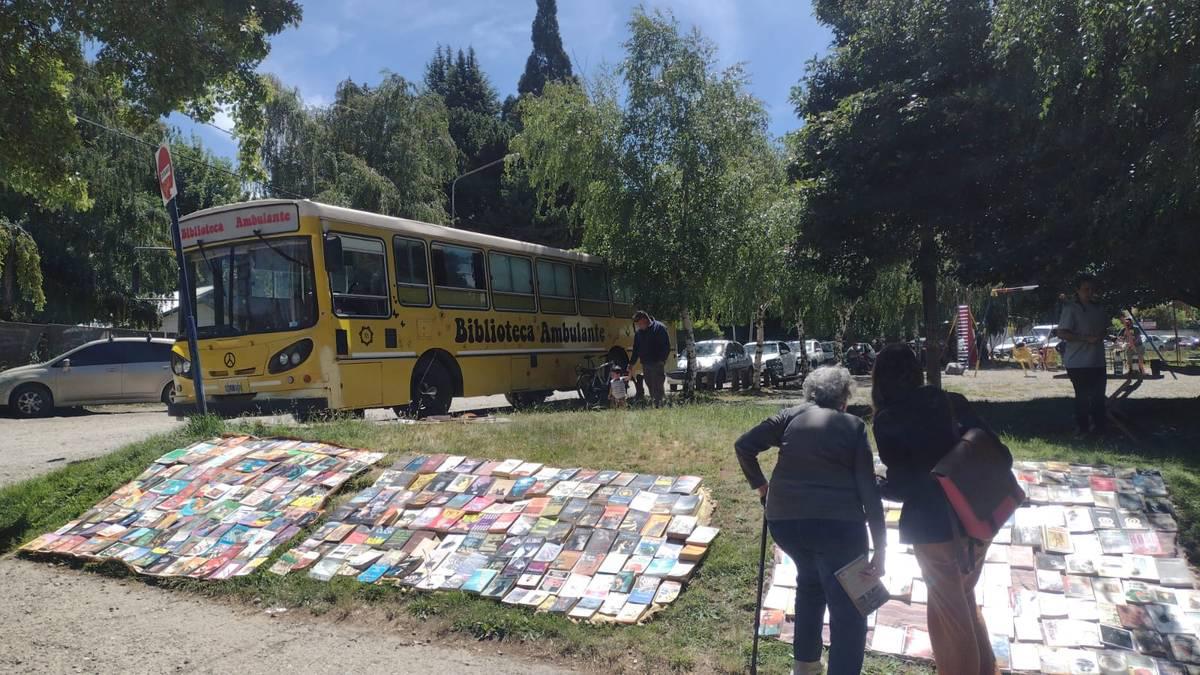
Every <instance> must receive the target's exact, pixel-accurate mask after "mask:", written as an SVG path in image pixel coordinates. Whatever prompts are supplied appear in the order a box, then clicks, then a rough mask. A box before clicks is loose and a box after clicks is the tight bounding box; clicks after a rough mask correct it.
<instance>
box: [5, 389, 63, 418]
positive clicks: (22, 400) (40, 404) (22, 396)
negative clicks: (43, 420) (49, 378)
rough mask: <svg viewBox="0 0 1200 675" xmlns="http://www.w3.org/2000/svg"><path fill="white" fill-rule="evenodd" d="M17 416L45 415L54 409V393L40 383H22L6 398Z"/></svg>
mask: <svg viewBox="0 0 1200 675" xmlns="http://www.w3.org/2000/svg"><path fill="white" fill-rule="evenodd" d="M8 406H9V408H11V409H12V411H13V412H14V413H16V415H17V416H18V417H45V416H47V415H49V414H50V413H51V412H53V411H54V395H53V394H51V393H50V390H49V389H47V388H46V387H45V386H44V385H41V384H23V385H21V386H19V387H17V389H16V391H14V392H13V393H12V396H10V397H9V399H8Z"/></svg>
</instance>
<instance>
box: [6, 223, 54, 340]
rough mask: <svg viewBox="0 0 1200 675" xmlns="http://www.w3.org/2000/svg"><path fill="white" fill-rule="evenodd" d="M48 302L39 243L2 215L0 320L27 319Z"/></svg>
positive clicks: (22, 228) (20, 226) (21, 227)
mask: <svg viewBox="0 0 1200 675" xmlns="http://www.w3.org/2000/svg"><path fill="white" fill-rule="evenodd" d="M45 304H46V295H45V293H44V292H43V291H42V268H41V256H40V255H39V253H38V248H37V243H36V242H35V241H34V240H33V237H31V236H29V232H28V231H27V230H26V229H25V228H24V227H23V226H22V225H20V224H18V223H13V222H10V221H9V220H8V219H7V218H5V217H3V216H0V319H4V320H5V321H17V320H20V319H27V318H30V317H31V315H32V314H34V313H36V312H39V311H41V309H42V307H44V306H45Z"/></svg>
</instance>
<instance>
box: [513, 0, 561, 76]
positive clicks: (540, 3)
mask: <svg viewBox="0 0 1200 675" xmlns="http://www.w3.org/2000/svg"><path fill="white" fill-rule="evenodd" d="M531 38H532V40H533V51H532V52H530V54H529V58H528V59H526V60H525V72H524V73H521V79H520V81H518V82H517V93H518V94H520V95H522V96H523V95H525V94H533V95H534V96H541V95H542V90H544V89H545V88H546V84H547V83H548V82H566V81H573V80H574V77H575V76H574V75H573V74H572V72H571V59H569V58H567V52H566V51H565V50H563V44H562V37H561V36H560V35H559V34H558V3H557V2H555V0H537V14H535V15H534V17H533V30H532V35H531Z"/></svg>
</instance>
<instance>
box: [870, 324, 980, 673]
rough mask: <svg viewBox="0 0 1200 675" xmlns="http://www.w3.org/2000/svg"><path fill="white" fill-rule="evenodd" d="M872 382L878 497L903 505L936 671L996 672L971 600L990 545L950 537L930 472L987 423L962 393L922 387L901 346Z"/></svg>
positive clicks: (892, 349) (951, 520)
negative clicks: (880, 471) (924, 589)
mask: <svg viewBox="0 0 1200 675" xmlns="http://www.w3.org/2000/svg"><path fill="white" fill-rule="evenodd" d="M871 379H872V386H871V399H872V403H873V405H874V408H875V417H874V425H873V426H874V434H875V445H876V447H877V448H878V450H879V459H880V460H881V461H882V462H883V463H884V465H886V466H887V483H886V488H885V490H884V498H885V499H893V500H896V501H901V502H903V503H904V507H903V508H902V510H901V512H900V541H901V542H902V543H906V544H911V545H912V547H913V553H914V554H915V556H916V558H917V563H918V564H919V565H920V567H921V574H922V575H923V576H924V578H925V583H926V585H927V586H928V589H929V604H928V610H927V611H928V623H929V641H930V644H931V646H932V647H933V658H934V661H935V662H936V663H937V669H938V672H941V673H954V674H955V675H974V674H975V673H987V674H989V675H990V674H991V673H995V672H997V670H996V657H995V655H994V654H993V653H992V645H991V638H990V637H989V635H988V631H987V627H986V626H985V625H984V622H983V616H982V615H981V614H980V613H979V608H978V607H977V606H976V604H975V584H976V583H977V582H978V581H979V576H980V573H981V572H982V571H983V562H984V558H985V556H986V555H987V548H988V545H989V544H990V543H991V542H989V541H983V542H979V541H975V540H970V539H968V538H966V537H965V536H961V535H956V531H955V530H956V528H960V527H961V525H960V523H959V521H958V518H957V516H955V515H954V512H953V511H952V509H951V507H950V506H949V504H948V502H947V500H946V494H945V492H944V491H943V489H942V487H941V486H940V485H939V484H938V482H937V480H936V479H935V478H934V477H933V475H932V474H931V473H930V472H931V471H932V470H933V468H934V467H935V466H936V465H937V464H938V462H939V461H941V460H942V458H944V457H945V456H946V455H947V454H948V453H950V451H951V449H953V448H954V447H955V445H956V444H958V442H959V440H960V438H961V437H962V433H963V431H965V430H966V429H970V428H980V429H987V426H986V425H985V424H984V423H983V421H982V420H980V419H979V418H978V417H977V416H976V415H975V414H974V413H973V412H972V410H971V406H970V404H969V403H968V402H967V399H966V398H965V397H963V396H962V395H960V394H948V393H946V392H944V391H942V390H940V389H938V388H936V387H932V386H924V373H923V370H922V368H921V362H920V360H919V359H917V357H916V355H914V354H913V352H912V350H910V349H909V348H908V347H906V346H904V345H892V346H889V347H886V348H884V350H883V351H882V352H880V354H879V355H878V356H877V357H876V359H875V368H874V371H873V372H872V374H871Z"/></svg>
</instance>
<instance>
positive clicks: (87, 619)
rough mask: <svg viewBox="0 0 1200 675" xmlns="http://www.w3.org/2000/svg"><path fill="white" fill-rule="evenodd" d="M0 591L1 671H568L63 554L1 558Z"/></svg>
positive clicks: (487, 646)
mask: <svg viewBox="0 0 1200 675" xmlns="http://www.w3.org/2000/svg"><path fill="white" fill-rule="evenodd" d="M0 588H3V589H4V595H5V600H4V601H3V602H0V626H4V633H3V635H2V636H0V672H10V673H116V672H121V673H173V672H189V673H233V672H237V673H245V674H247V675H253V674H257V673H262V674H263V675H267V674H270V675H274V674H276V673H281V672H304V673H363V672H372V671H376V672H396V673H410V672H411V673H425V674H429V673H457V672H487V673H489V674H492V675H502V674H507V673H512V674H514V675H515V674H525V673H532V674H541V673H561V672H565V671H564V669H563V668H561V667H559V666H551V665H547V664H543V663H538V662H536V661H532V660H529V659H524V658H519V657H514V656H511V655H505V654H504V653H503V646H502V645H497V644H496V643H490V642H489V643H480V646H479V647H478V648H469V647H467V648H464V647H442V646H438V645H435V644H427V643H425V641H424V640H418V639H417V638H415V637H414V636H412V635H411V631H407V630H400V629H397V628H396V627H395V626H392V625H387V624H385V625H380V626H369V625H365V624H360V623H355V622H340V623H336V622H333V621H328V620H323V619H320V618H308V617H303V616H296V615H291V616H289V614H287V613H285V614H282V615H280V616H278V617H275V618H272V617H270V616H268V615H267V614H265V613H264V612H263V611H262V609H260V608H249V607H238V606H231V605H225V604H222V603H217V602H211V601H205V600H202V599H198V598H195V597H192V596H190V595H188V594H186V593H174V592H170V591H167V590H161V589H156V588H152V587H149V586H145V585H142V584H140V583H137V582H127V581H119V580H116V579H109V578H106V577H102V576H99V575H96V574H91V573H87V572H80V571H76V570H73V569H70V568H68V567H65V566H62V565H55V564H52V563H43V562H34V561H28V560H17V559H13V558H6V559H3V560H0ZM498 651H499V653H498Z"/></svg>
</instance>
